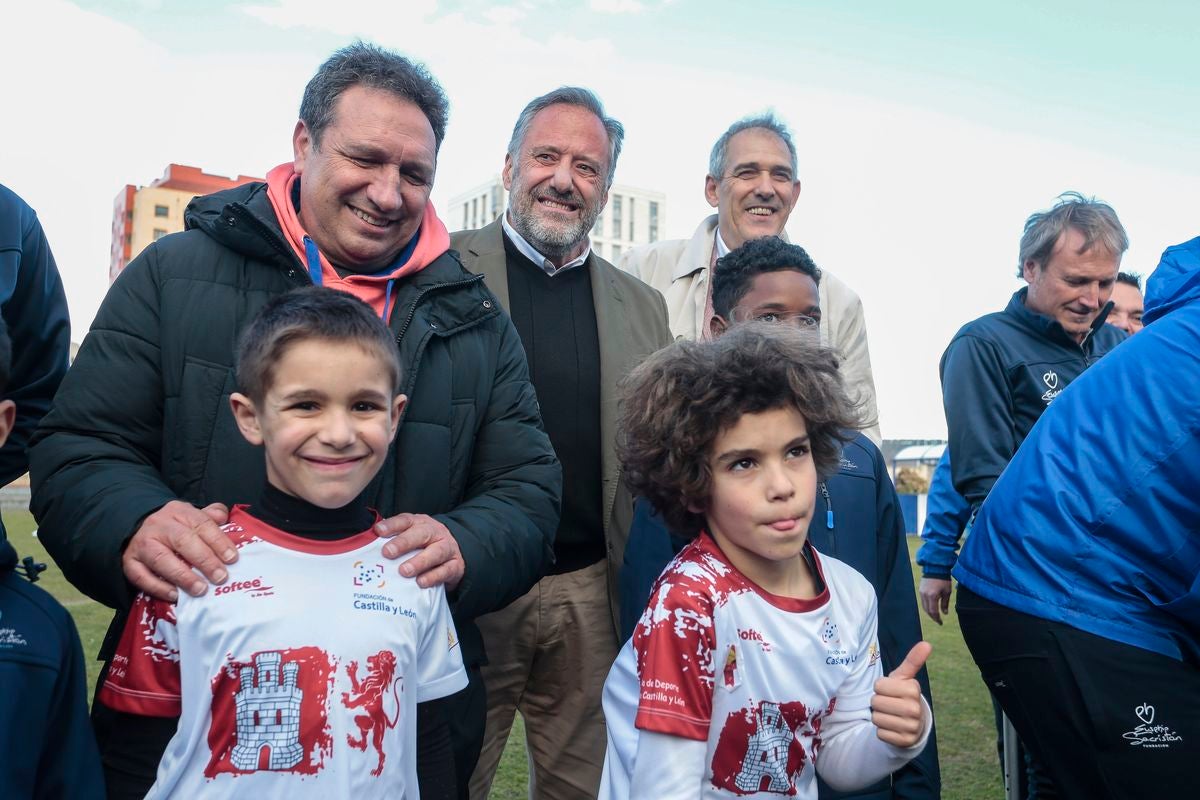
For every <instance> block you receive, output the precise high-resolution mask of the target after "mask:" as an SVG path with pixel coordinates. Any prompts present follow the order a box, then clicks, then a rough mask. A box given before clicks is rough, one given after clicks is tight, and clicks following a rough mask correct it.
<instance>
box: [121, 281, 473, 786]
mask: <svg viewBox="0 0 1200 800" xmlns="http://www.w3.org/2000/svg"><path fill="white" fill-rule="evenodd" d="M400 377H401V376H400V363H399V359H398V356H397V353H396V347H395V344H394V342H393V341H392V335H391V333H390V332H389V331H388V329H387V327H386V326H385V325H384V324H383V323H382V322H381V321H380V320H379V318H377V317H376V316H375V315H374V313H373V312H372V311H371V309H370V308H369V307H368V306H367V305H366V304H364V303H363V302H362V301H360V300H357V299H355V298H354V297H352V296H350V295H347V294H344V293H341V292H336V291H333V290H330V289H322V288H307V289H301V290H297V291H295V292H291V293H289V294H286V295H281V296H279V297H276V298H273V299H272V300H270V301H269V302H268V303H267V304H266V305H265V306H264V307H263V309H262V310H261V311H260V312H259V314H258V316H256V317H255V319H254V320H253V321H252V322H251V324H250V325H249V326H248V328H247V330H246V331H245V332H244V333H243V335H242V338H241V341H240V344H239V350H238V360H237V380H238V385H239V388H241V390H242V392H235V393H234V394H233V395H232V396H231V398H230V403H231V406H232V409H233V415H234V418H235V419H236V421H237V424H238V427H239V429H240V430H241V432H242V435H243V436H244V437H245V438H246V439H247V441H249V442H250V443H251V444H254V445H262V447H263V450H264V454H265V461H266V471H267V484H266V487H265V490H264V492H263V495H262V497H261V499H260V501H259V502H257V503H254V504H252V505H251V506H249V507H246V506H237V507H235V508H234V509H233V510H232V512H231V513H230V515H229V522H228V524H227V525H226V526H225V528H224V530H225V532H226V533H227V534H228V535H229V536H230V537H231V538H232V539H233V541H234V543H235V544H236V545H237V547H238V549H239V555H238V559H237V561H236V562H234V563H233V564H230V565H228V569H229V579H228V581H226V582H225V583H224V584H222V585H220V586H217V587H215V588H214V590H213V591H210V592H208V593H206V594H204V595H201V596H199V597H193V596H190V595H188V594H180V595H179V598H178V599H177V600H176V601H175V602H174V603H166V602H163V601H159V600H155V599H153V598H151V597H150V596H148V595H145V594H143V595H140V596H139V597H138V599H137V601H136V602H135V604H134V607H133V609H132V611H131V613H130V615H129V621H128V623H127V624H126V627H125V630H124V632H123V634H122V637H121V642H120V645H119V646H118V650H117V654H116V656H115V657H114V658H113V662H112V666H111V668H110V669H109V672H108V675H107V678H106V681H105V683H104V685H103V686H102V688H101V690H100V692H99V700H100V702H102V703H104V704H105V705H107V706H109V707H111V708H113V709H116V710H118V711H123V712H128V713H133V714H140V715H146V716H161V717H173V716H179V725H178V729H177V732H176V734H175V736H174V737H173V738H172V739H171V742H170V744H169V745H168V746H167V749H166V752H165V754H164V755H163V758H162V761H161V762H160V763H159V767H158V774H157V778H156V781H155V784H154V786H153V788H152V789H151V790H150V793H149V794H148V795H147V797H153V798H165V797H181V798H189V799H190V798H201V797H214V798H217V797H219V798H232V797H254V798H258V797H282V796H285V795H286V796H287V797H289V798H290V799H291V800H299V799H300V798H305V797H314V798H322V799H323V800H326V799H327V798H331V797H350V796H354V797H364V798H366V797H388V798H393V797H394V798H416V797H417V796H418V787H417V782H416V750H417V747H416V745H417V743H416V717H415V715H416V704H417V703H418V702H425V701H427V700H432V699H435V698H439V697H444V696H446V695H448V694H451V693H453V692H456V691H458V690H460V689H462V688H463V687H464V686H466V683H467V677H466V673H465V672H464V670H463V666H462V658H461V656H460V654H459V650H458V639H457V636H456V634H455V631H454V624H453V622H452V621H451V618H450V610H449V607H448V605H447V602H446V596H445V592H444V589H443V588H442V587H441V586H438V587H436V588H430V589H423V588H421V587H420V586H418V585H417V583H416V581H415V580H413V579H411V578H403V577H401V576H400V575H399V574H398V573H397V571H396V570H394V569H385V566H384V565H386V564H387V563H388V562H387V560H386V559H384V558H383V556H382V554H381V552H380V550H381V548H382V547H383V545H384V543H385V542H386V541H387V540H386V539H381V538H379V537H377V536H376V535H375V533H374V532H373V531H372V526H373V525H374V524H375V523H376V522H378V520H379V517H378V515H377V514H376V513H375V512H374V511H371V510H370V509H368V508H367V507H366V505H365V502H364V500H363V494H364V489H365V488H366V487H367V485H368V484H369V483H370V482H371V479H372V478H374V476H375V474H376V473H377V472H378V471H379V468H380V467H381V466H382V464H383V461H384V459H385V457H386V455H387V452H388V445H389V444H390V442H391V440H392V438H393V437H394V436H395V433H396V428H397V426H398V424H399V420H400V412H401V410H402V408H403V407H404V402H405V398H404V396H403V395H402V394H400ZM450 779H451V780H452V775H451V778H450Z"/></svg>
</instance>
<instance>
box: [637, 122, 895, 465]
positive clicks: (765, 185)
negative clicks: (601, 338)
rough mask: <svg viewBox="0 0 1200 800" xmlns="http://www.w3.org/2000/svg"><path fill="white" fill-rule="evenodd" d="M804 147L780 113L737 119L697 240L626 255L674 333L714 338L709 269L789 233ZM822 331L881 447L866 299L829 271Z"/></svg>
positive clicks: (723, 145) (712, 168) (713, 171)
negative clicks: (747, 246) (663, 307)
mask: <svg viewBox="0 0 1200 800" xmlns="http://www.w3.org/2000/svg"><path fill="white" fill-rule="evenodd" d="M796 175H797V173H796V146H795V144H793V143H792V135H791V133H790V132H789V131H788V129H787V127H786V126H785V125H784V124H783V123H782V122H780V121H779V120H777V119H776V118H775V117H774V115H772V114H764V115H762V116H757V117H749V118H746V119H743V120H739V121H738V122H735V123H734V124H733V125H732V126H730V128H729V130H727V131H725V133H724V134H722V135H721V138H720V139H718V140H717V143H716V144H715V145H713V149H712V155H711V156H710V158H709V167H708V175H707V177H705V179H704V196H705V199H707V200H708V204H709V205H710V206H712V207H714V208H716V209H717V213H716V214H713V215H712V216H710V217H708V218H707V219H705V220H704V221H703V222H701V223H700V227H699V228H697V229H696V232H695V234H693V235H692V238H691V239H688V240H685V239H673V240H667V241H661V242H655V243H654V244H649V245H644V246H642V247H638V248H635V249H633V250H630V251H628V252H626V254H625V256H624V257H623V258H622V259H621V263H620V267H621V269H623V270H625V271H626V272H628V273H630V274H631V275H635V276H637V277H638V278H640V279H641V280H643V281H645V282H646V283H648V284H650V285H651V286H653V287H654V288H655V289H658V290H659V291H660V292H662V293H663V296H664V297H665V298H666V301H667V311H668V312H669V314H670V316H671V333H672V334H673V335H674V336H675V337H676V338H678V337H681V336H682V337H685V338H688V339H696V338H701V337H702V336H706V335H707V331H708V322H709V320H710V319H711V318H712V290H711V282H710V281H709V279H708V278H709V270H710V269H712V268H713V266H714V265H715V264H716V262H717V259H718V258H720V257H721V256H723V255H725V254H726V253H728V252H729V251H730V250H733V249H735V248H737V247H740V246H741V244H742V243H743V242H745V241H747V240H748V239H757V238H759V237H762V236H783V237H784V238H786V236H785V234H784V232H783V229H784V226H785V225H787V221H788V216H789V215H790V214H791V213H792V209H793V208H794V207H795V205H796V200H797V198H798V197H799V196H800V181H799V179H798V178H797V177H796ZM821 274H822V279H821V285H820V293H821V310H822V312H823V316H822V318H821V335H822V336H823V337H824V338H825V340H826V341H827V342H828V343H829V344H830V345H831V346H832V347H834V348H835V349H836V350H838V351H839V352H840V353H841V354H842V358H843V361H842V376H843V378H844V379H845V381H846V384H847V386H848V387H849V389H850V391H851V393H852V395H856V396H857V399H859V400H860V401H861V402H862V416H863V421H864V423H865V424H866V425H867V426H868V427H866V428H865V429H864V430H863V433H865V434H866V435H867V436H868V437H870V438H871V439H872V440H873V441H874V442H875V444H877V445H881V444H882V439H881V437H880V433H879V411H878V408H877V405H876V401H875V380H874V378H873V377H872V375H871V354H870V352H869V350H868V348H867V326H866V321H865V319H864V316H863V308H862V301H861V300H859V299H858V295H857V294H855V293H854V291H853V290H852V289H851V288H850V287H848V286H847V285H846V284H844V283H842V282H841V281H840V280H838V279H837V278H836V277H835V276H834V275H832V274H831V273H830V272H829V270H827V269H824V268H822V270H821Z"/></svg>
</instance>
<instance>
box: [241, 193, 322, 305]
mask: <svg viewBox="0 0 1200 800" xmlns="http://www.w3.org/2000/svg"><path fill="white" fill-rule="evenodd" d="M235 212H236V213H237V216H239V217H241V218H242V220H243V221H245V222H248V223H250V226H251V227H252V228H254V229H255V230H256V231H258V233H259V234H260V235H261V236H262V237H263V238H264V239H266V240H267V241H268V242H270V243H271V246H272V247H274V248H275V250H276V251H278V252H279V254H280V255H282V256H283V257H284V258H285V259H286V260H288V261H294V260H295V258H296V254H295V253H293V252H292V251H291V249H290V248H288V247H287V245H285V244H284V243H283V242H282V241H281V240H280V238H279V237H278V236H276V235H275V232H274V231H272V230H271V229H270V228H268V227H267V226H266V225H264V224H263V223H262V222H260V221H259V220H258V218H257V217H255V216H254V215H253V214H251V213H250V212H249V211H247V210H246V209H245V208H244V207H242V206H241V205H237V204H235V205H232V206H230V213H231V214H232V213H235ZM298 271H299V270H297V269H296V268H295V267H290V268H288V271H287V275H288V277H289V278H292V279H293V281H294V282H295V283H296V284H297V285H299V286H305V285H308V284H311V283H312V280H302V279H301V280H297V279H296V273H297V272H298ZM304 274H305V276H306V277H307V275H308V272H307V271H304Z"/></svg>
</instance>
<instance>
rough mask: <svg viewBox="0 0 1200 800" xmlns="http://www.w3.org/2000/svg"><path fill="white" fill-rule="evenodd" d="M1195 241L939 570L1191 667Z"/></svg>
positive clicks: (1177, 250)
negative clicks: (1135, 327)
mask: <svg viewBox="0 0 1200 800" xmlns="http://www.w3.org/2000/svg"><path fill="white" fill-rule="evenodd" d="M1198 300H1200V237H1198V238H1196V239H1193V240H1191V241H1190V242H1187V243H1185V244H1181V245H1177V246H1175V247H1171V248H1168V249H1167V251H1166V252H1165V253H1163V257H1162V261H1161V262H1160V264H1159V265H1158V268H1157V269H1156V270H1155V272H1154V274H1153V275H1151V277H1150V280H1149V283H1148V287H1147V292H1146V315H1145V319H1146V322H1147V325H1146V328H1145V330H1143V331H1142V332H1141V333H1139V334H1137V335H1136V336H1133V337H1132V338H1130V339H1129V340H1128V341H1126V342H1124V343H1123V344H1122V345H1121V346H1120V347H1118V348H1116V349H1115V350H1113V352H1111V353H1110V354H1109V355H1108V356H1106V357H1105V358H1104V359H1103V360H1101V361H1100V362H1099V363H1097V364H1096V365H1095V366H1093V367H1091V368H1090V369H1088V370H1087V371H1086V372H1085V373H1084V374H1083V375H1081V376H1080V377H1079V378H1077V379H1076V380H1075V381H1074V382H1072V383H1071V385H1070V386H1068V387H1067V388H1066V390H1065V391H1064V392H1063V393H1062V394H1061V395H1060V396H1059V397H1058V398H1057V399H1056V400H1055V401H1054V403H1053V405H1051V407H1050V408H1048V409H1047V410H1046V412H1045V413H1044V414H1043V415H1042V417H1041V419H1040V420H1038V423H1037V424H1036V425H1035V426H1034V428H1033V430H1032V431H1030V434H1029V436H1028V437H1027V438H1026V439H1025V442H1024V443H1023V444H1022V445H1021V447H1020V449H1019V450H1018V451H1017V454H1016V456H1015V457H1014V458H1013V460H1012V462H1011V463H1010V464H1009V465H1008V469H1007V470H1005V472H1004V474H1003V475H1001V476H1000V479H999V480H998V481H997V482H996V484H995V486H994V487H993V488H992V491H991V494H989V495H988V497H987V499H986V500H985V501H984V503H983V505H982V507H981V508H980V511H979V514H978V515H977V517H976V519H975V523H974V526H973V528H972V531H971V534H970V535H969V536H968V537H967V539H966V542H965V544H964V545H963V550H962V554H961V555H960V556H959V559H958V565H957V566H956V567H955V569H954V572H953V575H954V577H955V578H957V579H958V581H959V582H960V583H962V584H963V585H964V586H967V587H968V588H970V589H971V590H972V591H974V592H976V593H977V594H979V595H981V596H983V597H985V598H987V599H989V600H991V601H993V602H995V603H999V604H1000V605H1003V606H1007V607H1009V608H1012V609H1015V610H1017V611H1021V612H1024V613H1026V614H1031V615H1033V616H1037V617H1042V618H1044V619H1050V620H1055V621H1057V622H1061V623H1064V624H1066V625H1070V626H1072V627H1074V628H1077V629H1079V630H1083V631H1087V632H1089V633H1092V634H1095V635H1097V636H1102V637H1104V638H1107V639H1110V640H1113V641H1117V642H1122V643H1124V644H1128V645H1132V646H1134V647H1140V648H1143V649H1145V650H1150V651H1153V652H1156V653H1161V654H1163V655H1166V656H1169V657H1171V658H1176V659H1181V660H1188V661H1190V662H1191V663H1198V664H1200V302H1197V301H1198Z"/></svg>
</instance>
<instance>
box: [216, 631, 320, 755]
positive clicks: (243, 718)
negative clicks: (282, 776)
mask: <svg viewBox="0 0 1200 800" xmlns="http://www.w3.org/2000/svg"><path fill="white" fill-rule="evenodd" d="M332 683H333V665H332V663H331V659H330V658H329V656H328V655H327V654H326V653H325V652H324V651H322V650H321V649H319V648H316V647H300V648H296V649H293V650H266V651H262V652H258V653H254V654H253V655H252V656H251V657H250V659H249V660H248V661H245V662H230V663H229V664H227V665H226V667H225V669H223V670H222V671H221V672H220V674H218V675H217V677H216V678H214V679H213V681H212V689H213V704H212V723H211V727H210V728H209V733H208V745H209V750H210V751H211V753H212V757H211V759H210V760H209V763H208V767H207V769H205V771H204V774H205V776H206V777H209V778H214V777H216V776H217V775H218V774H219V773H222V772H228V773H233V774H242V773H246V772H259V771H262V770H272V771H283V772H298V773H303V774H309V775H313V774H316V773H317V772H319V771H320V770H321V768H322V767H323V766H324V764H325V759H326V758H328V756H329V755H330V753H331V752H332V748H333V737H332V734H331V732H330V726H329V720H328V711H327V708H326V706H327V703H328V698H329V691H330V688H331V686H332Z"/></svg>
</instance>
